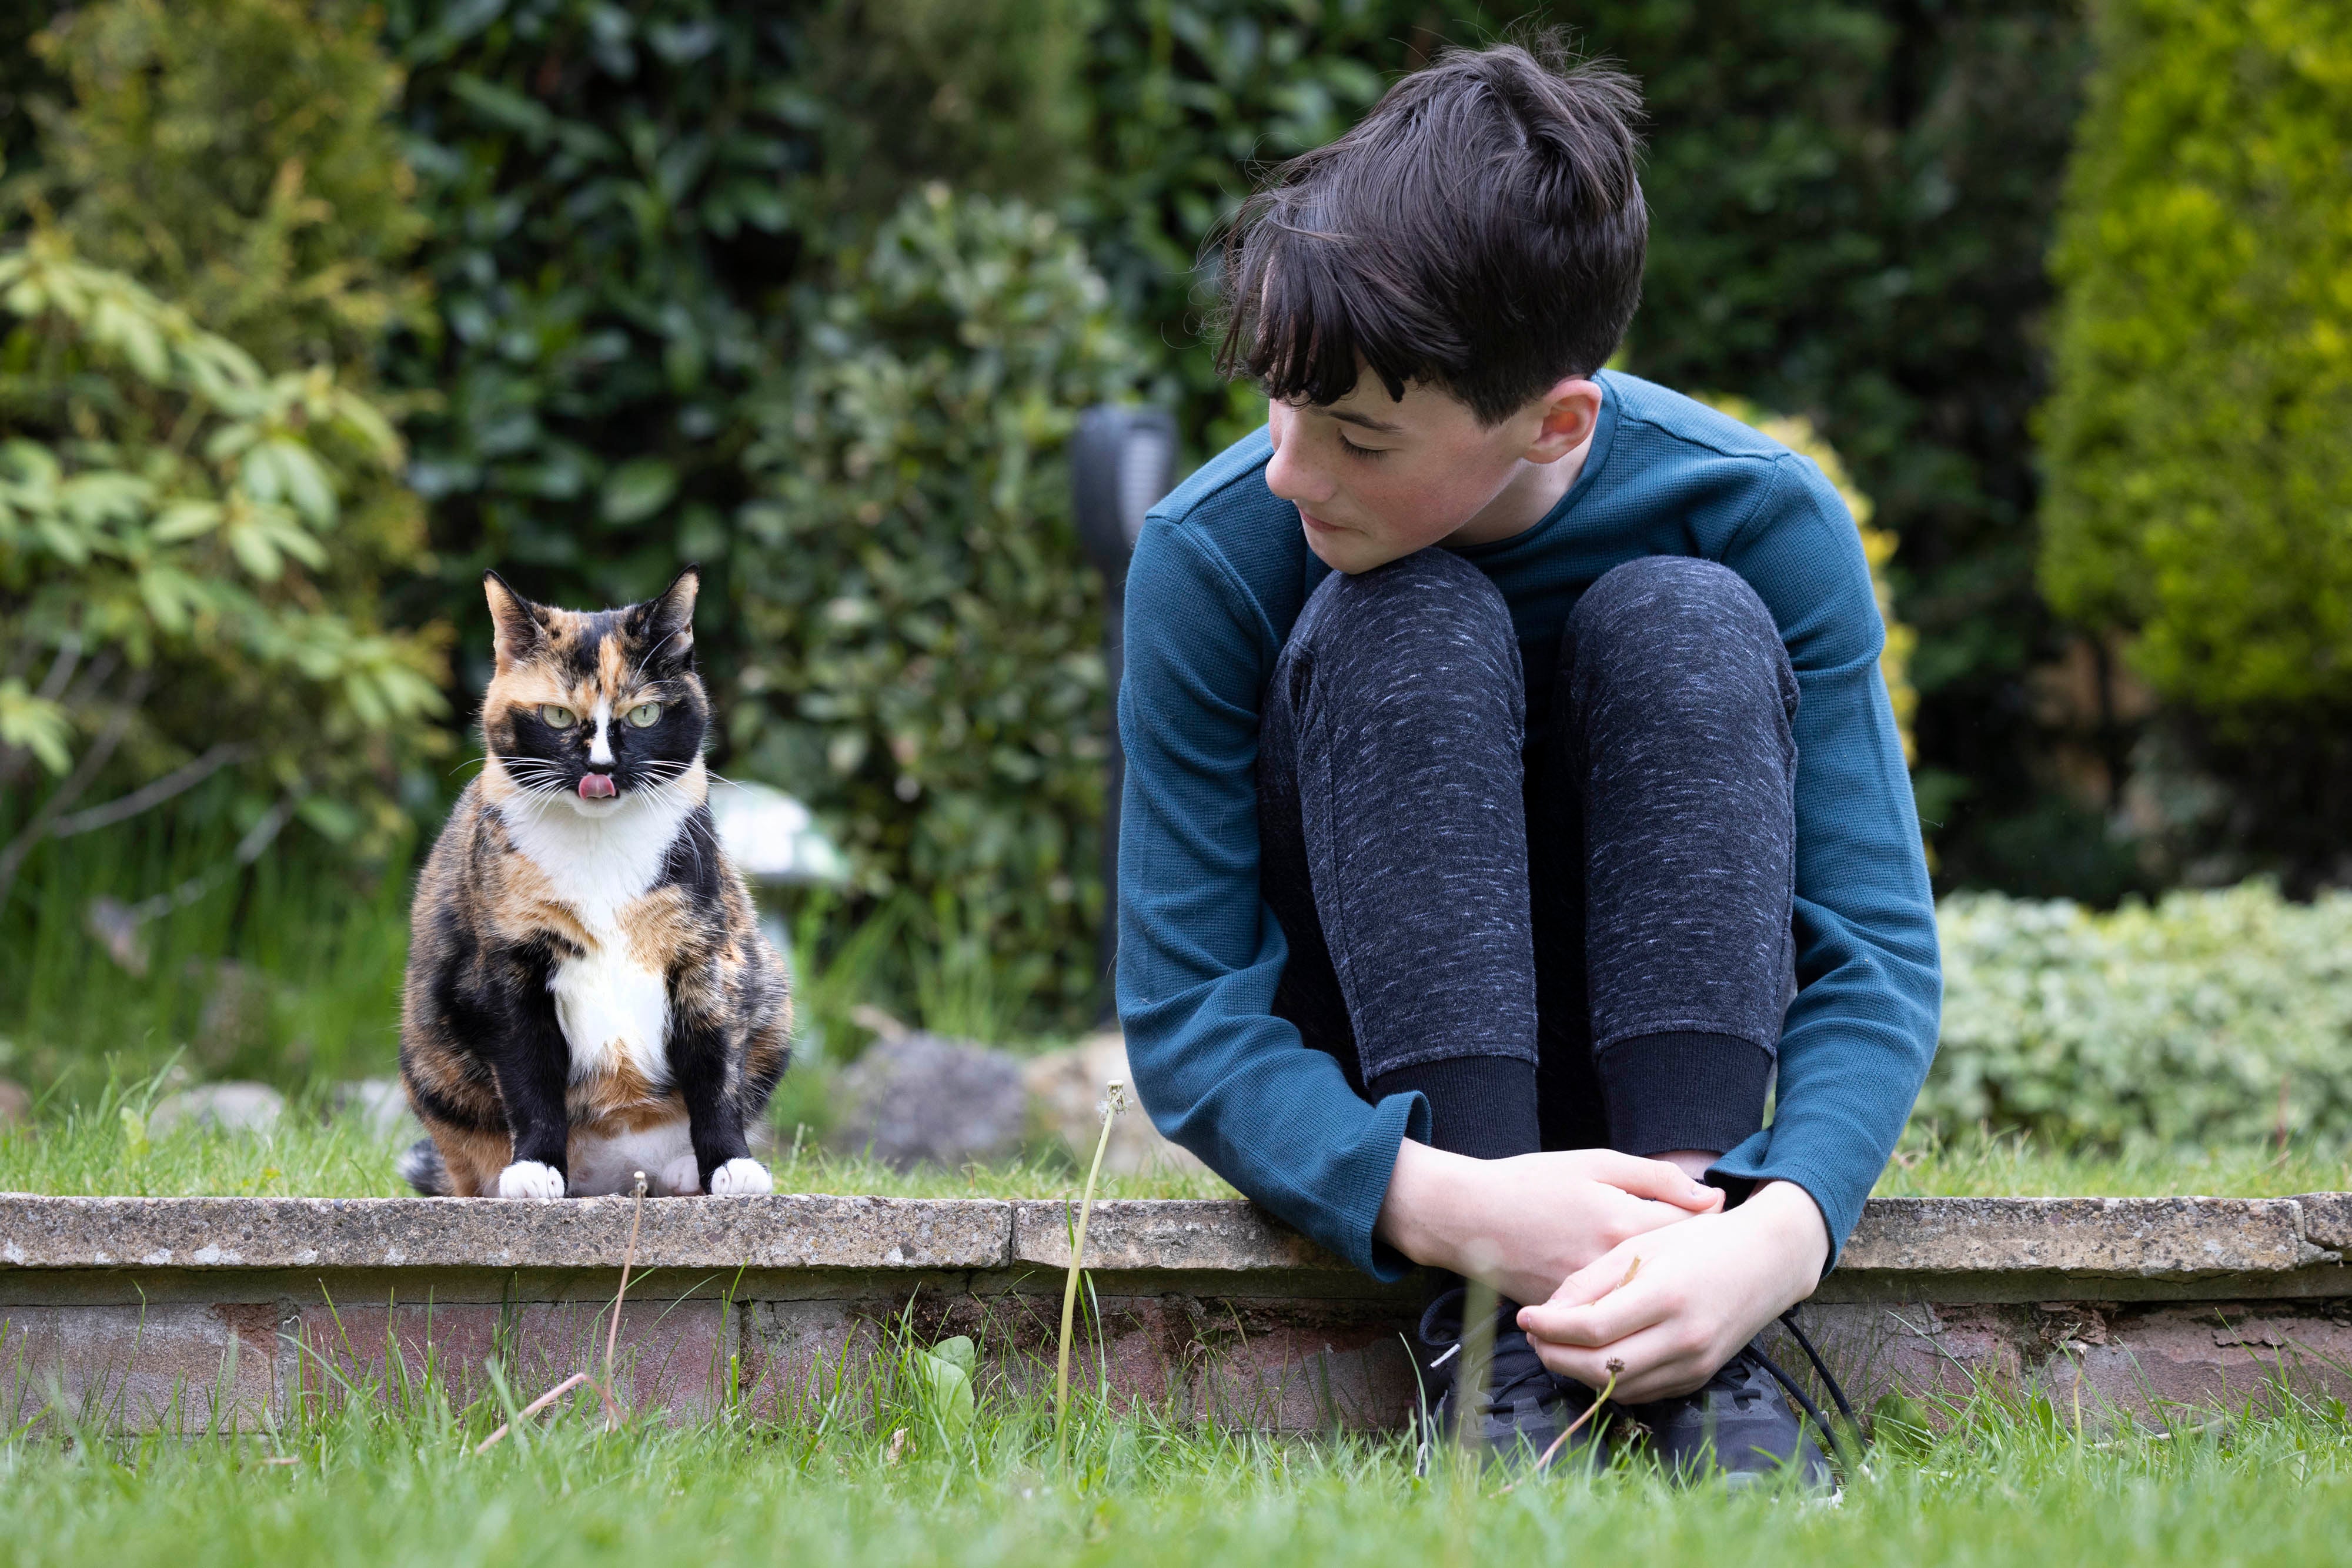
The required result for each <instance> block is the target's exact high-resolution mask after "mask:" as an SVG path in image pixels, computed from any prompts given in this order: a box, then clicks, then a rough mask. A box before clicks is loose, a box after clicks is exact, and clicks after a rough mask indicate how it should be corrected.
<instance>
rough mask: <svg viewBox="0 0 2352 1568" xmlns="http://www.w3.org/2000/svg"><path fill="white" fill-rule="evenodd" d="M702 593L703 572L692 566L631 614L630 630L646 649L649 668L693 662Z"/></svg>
mask: <svg viewBox="0 0 2352 1568" xmlns="http://www.w3.org/2000/svg"><path fill="white" fill-rule="evenodd" d="M701 591H702V569H701V568H700V567H698V566H689V567H688V568H687V569H686V570H684V571H681V572H679V573H678V574H677V578H676V580H673V581H672V582H671V583H670V585H669V586H668V587H667V588H665V589H663V590H662V591H661V592H660V593H659V594H658V595H656V597H654V598H652V599H648V600H646V601H645V602H644V603H643V604H640V605H638V606H636V607H635V609H633V610H631V611H630V612H629V622H630V625H629V630H630V631H631V632H634V633H635V635H636V637H637V638H638V640H639V641H640V642H642V643H644V644H645V645H646V662H647V663H648V664H659V665H664V666H674V665H678V664H692V663H693V662H694V601H695V596H696V595H697V594H698V593H700V592H701Z"/></svg>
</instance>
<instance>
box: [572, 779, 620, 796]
mask: <svg viewBox="0 0 2352 1568" xmlns="http://www.w3.org/2000/svg"><path fill="white" fill-rule="evenodd" d="M619 793H620V790H619V789H615V788H614V784H613V780H612V778H611V777H610V776H609V775H607V774H603V773H583V774H582V775H581V776H580V798H581V799H582V800H610V799H612V798H613V797H614V796H615V795H617V794H619Z"/></svg>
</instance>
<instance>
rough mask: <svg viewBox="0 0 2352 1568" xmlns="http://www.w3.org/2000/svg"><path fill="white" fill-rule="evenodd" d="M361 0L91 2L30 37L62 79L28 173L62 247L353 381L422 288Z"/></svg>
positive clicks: (383, 81)
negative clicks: (64, 236)
mask: <svg viewBox="0 0 2352 1568" xmlns="http://www.w3.org/2000/svg"><path fill="white" fill-rule="evenodd" d="M378 20H379V18H378V17H377V16H376V14H375V10H374V8H373V6H370V5H362V4H359V3H357V0H325V3H323V4H313V3H311V0H169V3H168V4H167V3H166V0H103V3H102V4H99V5H86V6H81V7H79V8H77V9H73V10H70V11H67V12H65V13H64V14H62V15H61V16H58V19H57V20H56V21H55V22H54V23H53V24H52V25H51V26H50V27H49V29H48V30H47V32H45V33H43V34H42V35H41V36H40V37H39V38H38V40H37V45H36V48H37V53H38V54H39V56H40V57H41V58H42V60H43V61H44V63H46V64H47V66H48V68H50V69H51V70H52V71H54V72H55V73H56V74H57V76H58V77H59V78H62V79H63V81H64V82H65V84H66V86H67V89H68V93H67V98H66V100H65V101H64V102H62V103H57V104H51V105H49V106H48V107H47V109H46V110H45V111H44V112H42V113H41V114H40V116H39V118H40V120H41V121H42V136H41V153H42V156H43V159H44V161H45V167H44V168H43V169H42V170H41V172H40V174H39V178H38V180H37V186H36V188H37V189H39V190H41V191H43V192H45V193H46V195H47V200H48V201H49V202H50V203H51V204H54V205H55V207H56V209H57V213H58V224H59V226H61V227H62V228H63V229H64V230H65V232H66V233H68V235H71V236H72V237H73V240H74V245H75V248H76V250H77V251H78V252H79V254H80V255H81V256H83V257H84V258H85V259H86V260H89V261H91V262H95V263H97V264H99V265H100V266H103V267H116V268H119V269H121V270H122V271H125V272H128V273H130V274H131V275H132V276H134V277H138V278H139V279H140V280H141V281H142V282H143V283H145V284H147V285H148V286H149V287H152V288H154V289H155V290H157V291H158V292H159V293H161V294H162V295H163V297H164V298H169V299H171V300H173V302H174V303H176V304H178V305H179V306H180V307H181V308H184V309H185V310H186V311H187V312H188V313H189V314H190V315H191V316H192V317H194V319H195V320H196V322H197V323H198V324H199V325H200V326H203V327H205V328H206V329H210V330H212V331H215V332H218V333H221V334H222V335H224V336H225V337H227V338H228V339H230V340H232V341H234V342H236V344H237V345H238V346H239V347H241V348H242V349H244V350H246V351H247V353H249V354H251V355H252V356H253V357H254V358H255V359H257V361H260V362H261V364H262V365H263V366H264V367H265V368H266V369H268V370H272V371H278V370H289V369H292V368H294V367H297V366H300V365H309V364H333V365H337V366H339V367H341V373H342V378H343V380H344V381H345V382H351V381H352V380H353V378H355V377H356V378H358V379H359V380H360V381H361V382H364V381H365V380H366V378H367V377H368V376H369V375H370V373H371V372H372V371H373V367H374V358H375V352H376V347H377V344H378V342H379V340H381V339H382V337H383V332H384V330H385V329H386V328H387V327H388V326H390V325H391V324H392V323H393V322H394V321H395V320H398V319H415V316H416V313H417V312H418V311H419V310H420V309H421V308H422V307H423V303H424V301H423V294H422V291H421V289H420V288H419V287H418V286H417V284H416V282H415V280H414V279H412V278H411V277H408V276H407V274H406V271H405V262H406V257H407V255H408V253H409V252H410V251H411V250H412V249H413V248H414V247H415V244H416V241H417V239H418V237H419V236H420V235H421V234H422V233H423V231H424V227H425V220H424V218H423V217H422V216H421V215H420V214H418V213H417V211H416V210H415V207H414V206H413V205H412V204H411V200H410V198H411V196H412V195H413V193H414V191H415V176H414V175H413V174H411V173H410V172H409V168H408V165H407V164H406V163H405V162H404V161H403V160H402V158H401V155H400V147H399V142H398V139H397V135H396V132H395V129H394V125H393V124H392V122H391V120H390V119H389V118H388V116H389V113H390V111H391V110H392V108H393V107H394V104H395V103H396V102H397V100H398V98H399V93H400V72H399V71H398V70H397V69H395V68H394V66H393V64H392V62H391V61H390V60H389V59H387V58H386V57H384V55H383V52H382V50H380V49H379V48H378V47H377V43H376V26H377V23H378Z"/></svg>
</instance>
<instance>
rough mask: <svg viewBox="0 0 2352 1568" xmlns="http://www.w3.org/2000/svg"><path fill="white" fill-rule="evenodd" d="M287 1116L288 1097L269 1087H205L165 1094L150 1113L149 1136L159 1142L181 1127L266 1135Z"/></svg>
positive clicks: (262, 1084) (243, 1085) (245, 1084)
mask: <svg viewBox="0 0 2352 1568" xmlns="http://www.w3.org/2000/svg"><path fill="white" fill-rule="evenodd" d="M285 1113H286V1096H285V1095H283V1094H280V1093H279V1092H278V1091H277V1090H275V1089H272V1088H271V1087H270V1086H269V1085H268V1084H267V1083H205V1084H200V1085H198V1086H197V1087H196V1088H194V1089H183V1090H181V1091H180V1092H178V1093H176V1094H166V1095H164V1096H163V1098H162V1099H161V1100H158V1101H157V1102H155V1108H154V1109H153V1110H152V1111H150V1112H148V1113H147V1135H148V1136H149V1137H151V1138H160V1137H162V1136H163V1134H166V1133H169V1132H170V1131H172V1130H173V1128H174V1127H177V1126H180V1125H181V1124H184V1123H186V1124H195V1125H199V1126H206V1127H215V1128H217V1129H219V1130H220V1131H222V1132H224V1133H266V1132H268V1130H269V1129H270V1128H272V1127H274V1126H276V1125H277V1124H278V1118H279V1117H280V1116H283V1115H284V1114H285Z"/></svg>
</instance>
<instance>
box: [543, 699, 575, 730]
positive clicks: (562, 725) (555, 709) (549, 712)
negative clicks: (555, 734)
mask: <svg viewBox="0 0 2352 1568" xmlns="http://www.w3.org/2000/svg"><path fill="white" fill-rule="evenodd" d="M539 716H540V717H541V718H543V719H545V720H546V721H547V722H548V723H549V724H551V725H553V726H554V727H556V728H558V729H570V728H571V727H572V726H573V725H575V724H578V723H579V722H580V716H579V715H578V714H576V713H573V712H572V710H571V709H570V708H568V707H565V706H563V705H562V704H561V703H544V704H541V706H540V710H539Z"/></svg>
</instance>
